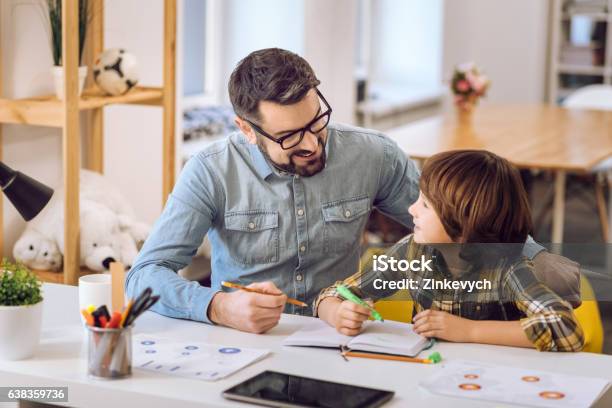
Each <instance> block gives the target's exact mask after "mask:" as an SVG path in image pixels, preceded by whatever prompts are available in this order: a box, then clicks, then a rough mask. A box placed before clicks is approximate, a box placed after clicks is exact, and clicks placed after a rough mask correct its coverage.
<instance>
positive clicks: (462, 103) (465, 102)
mask: <svg viewBox="0 0 612 408" xmlns="http://www.w3.org/2000/svg"><path fill="white" fill-rule="evenodd" d="M450 85H451V86H450V88H451V92H452V93H453V95H454V97H455V106H456V107H457V112H458V114H459V119H460V120H461V121H464V120H469V119H470V117H471V114H472V111H473V110H474V107H475V106H476V105H477V104H478V100H479V99H480V98H482V97H484V96H486V93H487V90H488V89H489V86H490V85H491V82H490V81H489V79H488V78H487V77H486V76H485V75H483V74H482V73H481V72H480V70H479V69H478V67H476V65H475V64H473V63H465V64H461V65H459V66H457V67H455V70H454V72H453V77H452V79H451V84H450Z"/></svg>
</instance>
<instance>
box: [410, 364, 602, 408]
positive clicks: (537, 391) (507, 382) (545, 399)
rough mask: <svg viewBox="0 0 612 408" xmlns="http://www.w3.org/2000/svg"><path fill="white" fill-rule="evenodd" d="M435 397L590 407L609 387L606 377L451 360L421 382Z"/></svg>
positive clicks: (534, 404) (563, 407)
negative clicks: (438, 395) (581, 375)
mask: <svg viewBox="0 0 612 408" xmlns="http://www.w3.org/2000/svg"><path fill="white" fill-rule="evenodd" d="M420 385H421V386H422V387H424V388H425V389H427V390H429V391H430V392H432V393H434V394H440V395H446V396H449V397H462V398H473V399H481V400H487V401H495V402H505V403H511V404H520V405H528V406H534V407H557V408H570V407H571V408H573V407H588V406H590V405H591V404H593V403H594V402H595V401H596V400H597V398H598V397H599V396H600V395H602V394H603V392H604V391H605V390H606V389H607V388H608V386H609V382H608V381H607V380H605V379H602V378H590V377H579V376H574V375H564V374H557V373H553V372H547V371H538V370H531V369H522V368H515V367H504V366H496V365H487V364H483V363H472V362H467V361H451V362H448V363H444V364H443V365H441V367H440V368H439V371H438V372H437V373H436V374H434V375H432V376H431V377H429V378H428V379H426V380H424V381H422V382H421V383H420Z"/></svg>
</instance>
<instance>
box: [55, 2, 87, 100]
mask: <svg viewBox="0 0 612 408" xmlns="http://www.w3.org/2000/svg"><path fill="white" fill-rule="evenodd" d="M47 6H48V10H47V12H48V16H49V26H50V31H51V33H50V34H51V35H50V39H51V53H52V54H53V64H54V66H53V67H52V68H51V73H52V75H53V80H54V83H55V94H56V95H57V98H58V99H62V97H63V95H64V67H63V65H62V0H47ZM89 18H90V15H89V0H79V95H81V92H83V86H84V84H85V78H86V77H87V66H86V65H81V64H82V61H83V50H84V48H85V37H86V35H87V25H88V23H89Z"/></svg>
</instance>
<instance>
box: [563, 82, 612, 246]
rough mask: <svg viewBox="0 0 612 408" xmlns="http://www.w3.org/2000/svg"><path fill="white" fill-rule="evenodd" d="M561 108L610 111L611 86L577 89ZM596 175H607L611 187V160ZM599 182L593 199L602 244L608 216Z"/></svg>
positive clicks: (611, 103)
mask: <svg viewBox="0 0 612 408" xmlns="http://www.w3.org/2000/svg"><path fill="white" fill-rule="evenodd" d="M563 106H564V107H566V108H569V109H593V110H607V111H612V85H589V86H585V87H584V88H580V89H578V90H577V91H576V92H574V93H572V94H571V95H569V96H568V97H567V98H565V100H564V101H563ZM593 172H595V173H597V174H598V175H602V176H603V175H604V174H605V173H608V185H612V158H609V159H606V160H604V161H603V162H602V163H600V164H599V165H598V166H596V167H595V168H594V169H593ZM602 184H603V183H602V182H601V180H596V181H595V197H596V200H597V209H598V211H599V219H600V221H601V229H602V235H603V238H604V242H607V241H608V234H610V233H611V231H608V220H607V218H608V216H607V212H606V211H607V210H606V200H605V197H604V193H603V188H602Z"/></svg>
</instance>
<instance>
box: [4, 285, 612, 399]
mask: <svg viewBox="0 0 612 408" xmlns="http://www.w3.org/2000/svg"><path fill="white" fill-rule="evenodd" d="M44 291H45V305H44V314H43V333H42V340H41V345H40V349H39V351H38V353H37V354H36V356H35V357H34V358H32V359H29V360H23V361H16V362H0V384H1V385H2V386H63V387H66V386H67V387H68V397H69V402H68V403H67V404H66V405H70V406H78V407H113V408H118V407H122V406H132V407H133V406H138V407H147V408H155V407H160V408H161V407H163V408H167V407H196V406H197V407H202V406H206V407H210V406H237V407H239V406H245V405H246V404H242V403H237V402H231V401H228V400H225V399H224V398H223V397H222V396H221V392H222V391H223V390H225V389H227V388H229V387H231V386H233V385H235V384H237V383H239V382H241V381H243V380H245V379H247V378H248V377H251V376H253V375H255V374H257V373H259V372H261V371H263V370H266V369H267V370H276V371H283V372H287V373H291V374H297V375H303V376H308V377H317V378H320V379H324V380H331V381H337V382H345V383H351V384H357V385H364V386H372V387H377V388H383V389H389V390H394V391H395V393H396V395H395V397H394V398H393V400H391V402H390V403H389V404H388V405H386V406H388V407H406V406H410V407H428V408H432V407H440V406H444V407H446V406H453V407H454V408H460V407H490V406H492V405H495V406H500V404H491V403H490V402H484V401H483V402H479V401H473V400H467V399H465V400H464V399H456V398H446V397H438V396H435V395H433V394H429V393H428V392H427V391H425V390H423V389H421V388H419V387H418V386H417V383H418V382H419V380H421V379H422V378H425V377H427V376H429V375H430V374H432V373H434V372H436V370H440V369H441V366H440V365H424V364H411V363H401V362H393V361H376V360H365V359H351V360H350V361H349V362H346V361H344V360H343V359H342V358H341V357H340V355H339V354H338V352H337V351H335V350H326V349H309V348H297V347H282V346H281V345H280V344H281V342H282V340H283V339H284V338H285V337H286V336H288V335H289V334H291V333H292V332H294V331H295V330H296V329H297V328H298V327H299V326H300V324H301V322H303V321H304V319H305V318H303V317H298V316H292V315H285V316H283V318H282V320H281V323H280V324H279V326H277V327H276V328H274V329H273V330H272V331H270V332H269V333H268V334H265V335H253V334H247V333H242V332H238V331H235V330H231V329H226V328H222V327H213V326H209V325H205V324H201V323H195V322H190V321H183V320H175V319H169V318H166V317H163V316H160V315H157V314H154V313H151V312H148V313H146V314H145V315H143V316H142V317H141V318H140V319H138V321H137V322H136V323H137V324H136V327H135V333H138V332H140V333H142V332H147V333H155V334H156V335H160V336H164V337H174V338H179V339H188V338H190V339H198V340H204V341H207V342H211V343H216V344H224V345H239V346H243V347H258V348H267V349H270V350H272V352H273V354H272V355H271V356H269V357H267V358H266V359H264V360H262V361H260V362H258V363H256V364H253V365H252V366H250V367H248V368H246V369H245V370H243V371H240V372H239V373H237V374H235V375H233V376H230V377H228V378H226V379H224V380H220V381H217V382H205V381H196V380H189V379H183V378H178V377H170V376H163V375H161V374H157V373H153V372H148V371H140V370H137V369H134V374H133V376H132V377H131V378H129V379H125V380H112V381H109V380H106V381H104V380H93V379H90V378H88V376H87V361H86V354H85V351H86V350H85V341H84V339H85V336H84V330H83V328H82V327H81V323H80V318H79V313H78V299H77V297H78V293H77V288H76V287H72V286H63V285H55V284H45V285H44ZM435 350H437V351H439V352H440V353H441V354H442V356H443V357H444V358H445V359H447V360H451V359H459V358H460V359H468V360H478V361H487V362H492V363H498V364H506V365H508V366H517V367H534V368H538V369H542V370H551V371H555V372H559V373H567V374H574V375H576V374H580V375H584V376H592V377H603V378H608V379H610V380H612V356H605V355H597V354H591V353H575V354H567V353H539V352H537V351H534V350H527V349H519V348H512V347H497V346H484V345H470V344H453V343H438V344H437V345H436V346H435Z"/></svg>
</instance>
